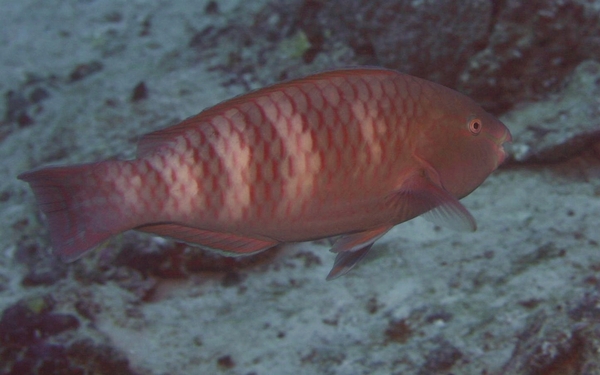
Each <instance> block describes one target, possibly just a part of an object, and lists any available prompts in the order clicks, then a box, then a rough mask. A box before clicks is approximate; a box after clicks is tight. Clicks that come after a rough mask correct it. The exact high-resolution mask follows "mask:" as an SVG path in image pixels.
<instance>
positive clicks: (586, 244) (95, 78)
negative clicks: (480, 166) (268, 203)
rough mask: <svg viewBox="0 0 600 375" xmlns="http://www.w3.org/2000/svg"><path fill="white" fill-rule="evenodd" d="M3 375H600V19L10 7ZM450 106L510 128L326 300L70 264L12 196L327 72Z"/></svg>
mask: <svg viewBox="0 0 600 375" xmlns="http://www.w3.org/2000/svg"><path fill="white" fill-rule="evenodd" d="M0 24H1V25H2V27H1V28H0V94H1V95H2V100H0V160H1V162H0V168H1V170H0V176H2V178H1V179H0V223H1V225H0V311H1V317H0V374H12V375H18V374H53V375H59V374H60V375H62V374H65V375H67V374H68V375H71V374H73V375H79V374H139V375H167V374H169V375H183V374H236V375H237V374H239V375H251V374H254V375H265V374H282V375H283V374H332V375H333V374H336V375H337V374H339V375H355V374H356V375H359V374H419V375H424V374H478V375H490V374H532V375H533V374H550V375H553V374H587V375H591V374H600V355H599V354H598V353H600V245H599V243H600V1H592V0H546V1H542V0H539V1H537V0H534V1H515V0H500V1H491V0H466V1H460V2H454V1H445V0H429V1H427V0H422V1H417V0H413V1H408V0H396V1H392V0H388V1H385V0H369V1H360V0H329V1H326V0H323V1H319V0H281V1H267V0H257V1H241V0H222V1H204V0H197V1H192V0H182V1H166V0H164V1H163V0H156V1H147V0H128V1H124V0H62V1H55V2H48V1H42V0H37V1H35V0H21V1H17V2H15V1H8V0H0ZM357 65H369V66H381V67H387V68H392V69H396V70H399V71H402V72H405V73H409V74H412V75H416V76H419V77H421V78H425V79H429V80H432V81H435V82H438V83H441V84H443V85H446V86H448V87H452V88H455V89H457V90H459V91H461V92H463V93H465V94H467V95H469V96H470V97H472V98H473V99H474V100H475V101H477V102H478V103H480V104H481V105H482V106H483V107H484V108H485V109H486V110H488V111H490V112H492V113H494V114H495V115H497V116H498V117H499V118H500V119H501V120H502V121H503V122H504V123H505V124H506V125H507V126H508V128H509V129H510V130H511V132H512V135H513V143H512V145H511V146H510V150H509V153H510V157H509V160H508V161H507V162H506V163H505V164H504V165H503V166H502V167H501V168H500V169H499V170H498V171H496V172H494V173H493V174H492V175H491V176H490V177H489V178H488V179H487V180H486V181H485V182H484V184H483V185H482V186H480V187H479V188H478V189H477V190H475V191H474V192H473V193H472V194H471V195H469V196H468V197H467V198H465V199H464V200H462V202H463V203H464V205H465V206H466V207H467V208H468V209H469V210H470V211H471V212H472V213H473V215H474V217H475V218H476V219H477V222H478V227H479V229H478V230H477V232H475V233H457V232H454V231H451V230H448V229H445V228H440V227H437V226H435V225H433V224H431V223H429V222H427V221H424V220H422V219H420V218H417V219H415V220H412V221H409V222H407V223H403V224H401V225H399V226H397V227H395V228H394V229H392V230H391V231H390V232H389V233H388V234H387V235H386V236H385V237H383V238H382V239H381V240H379V241H378V242H377V243H376V244H375V245H374V247H373V251H372V253H371V254H370V255H369V257H368V258H367V259H366V260H365V261H364V262H363V263H361V264H360V265H359V266H358V267H357V268H356V269H354V270H353V271H352V272H351V273H349V274H348V275H346V276H344V277H342V278H339V279H337V280H334V281H331V282H326V281H325V276H326V275H327V273H328V271H329V268H330V265H331V264H332V262H333V259H334V258H335V255H334V254H331V253H330V252H328V251H327V250H328V248H329V245H328V243H325V242H323V243H320V242H315V243H300V244H292V245H286V246H280V247H278V248H277V249H272V250H269V251H267V252H263V253H261V254H258V255H255V256H251V257H246V258H225V257H221V256H219V255H215V254H213V253H207V252H204V251H202V250H199V249H197V248H192V247H190V246H188V245H184V244H181V243H176V242H173V241H170V240H166V239H163V238H158V237H153V236H149V235H144V234H141V233H137V232H127V233H125V234H123V235H120V236H118V237H116V238H114V239H112V240H111V241H109V242H108V243H106V244H105V245H103V246H102V247H101V248H100V249H97V250H95V251H93V252H91V253H89V254H87V255H86V256H84V257H83V258H81V259H79V260H78V261H76V262H73V263H68V264H66V263H63V262H61V261H60V260H58V259H57V258H56V257H55V256H54V255H53V254H52V251H51V248H50V245H49V236H48V232H47V230H46V228H45V226H44V218H43V217H42V216H41V215H40V213H39V210H38V209H37V207H36V204H35V200H34V197H33V194H32V193H31V191H30V189H29V187H28V186H27V184H26V183H24V182H22V181H19V180H17V179H16V176H17V175H18V174H19V173H21V172H23V171H26V170H29V169H31V168H35V167H38V166H43V165H49V164H60V165H63V164H73V163H82V162H91V161H97V160H102V159H106V158H110V157H117V158H131V157H133V156H134V153H135V144H136V141H137V140H138V139H139V137H140V136H141V135H143V134H145V133H148V132H151V131H153V130H156V129H160V128H163V127H166V126H169V125H172V124H175V123H177V122H179V121H181V120H183V119H185V118H186V117H189V116H191V115H194V114H196V113H198V112H199V111H201V110H202V109H204V108H206V107H208V106H211V105H213V104H216V103H218V102H220V101H222V100H225V99H228V98H231V97H232V96H235V95H238V94H242V93H245V92H247V91H249V90H252V89H256V88H259V87H263V86H265V85H267V84H270V83H274V82H278V81H281V80H285V79H290V78H296V77H301V76H304V75H307V74H311V73H315V72H320V71H323V70H327V69H332V68H340V67H348V66H357Z"/></svg>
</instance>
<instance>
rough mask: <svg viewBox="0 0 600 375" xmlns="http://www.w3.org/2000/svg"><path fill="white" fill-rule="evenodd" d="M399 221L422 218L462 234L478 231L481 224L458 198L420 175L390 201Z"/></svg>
mask: <svg viewBox="0 0 600 375" xmlns="http://www.w3.org/2000/svg"><path fill="white" fill-rule="evenodd" d="M388 199H390V203H389V204H391V205H393V206H394V208H395V209H396V212H397V214H396V215H397V217H398V218H399V222H403V221H406V220H410V219H412V218H414V217H416V216H419V215H422V214H423V217H424V218H425V219H427V220H429V221H432V222H433V223H435V224H438V225H441V226H444V227H448V228H451V229H455V230H459V231H470V232H472V231H474V230H475V229H477V224H476V223H475V219H474V218H473V216H472V215H471V213H470V212H469V211H468V210H467V209H466V208H465V206H463V205H462V204H461V203H460V202H459V201H458V199H456V198H455V197H454V196H453V195H452V194H450V193H449V192H448V191H446V190H445V189H444V188H443V187H441V186H439V185H437V184H435V183H434V182H433V181H431V180H430V179H429V178H428V177H426V176H424V175H416V176H414V177H412V178H410V179H409V180H407V181H406V183H405V184H403V186H402V187H401V188H400V189H399V190H398V191H397V192H394V193H393V194H391V195H390V197H389V198H388Z"/></svg>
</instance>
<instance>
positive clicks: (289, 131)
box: [19, 69, 511, 278]
mask: <svg viewBox="0 0 600 375" xmlns="http://www.w3.org/2000/svg"><path fill="white" fill-rule="evenodd" d="M510 139H511V136H510V132H509V131H508V129H507V128H506V127H505V126H504V125H503V124H502V123H501V122H500V121H498V120H497V119H495V118H494V117H493V116H491V115H490V114H488V113H486V112H485V111H484V110H483V109H481V108H480V107H479V106H478V105H477V104H476V103H475V102H474V101H472V100H471V99H469V98H468V97H466V96H464V95H462V94H460V93H458V92H456V91H453V90H451V89H448V88H446V87H443V86H440V85H438V84H435V83H432V82H429V81H425V80H422V79H419V78H416V77H412V76H409V75H406V74H401V73H398V72H395V71H391V70H385V69H345V70H337V71H331V72H325V73H320V74H316V75H313V76H308V77H306V78H302V79H298V80H293V81H288V82H284V83H280V84H276V85H273V86H270V87H266V88H263V89H260V90H257V91H254V92H251V93H249V94H246V95H242V96H239V97H236V98H233V99H231V100H228V101H225V102H222V103H220V104H218V105H216V106H214V107H211V108H208V109H206V110H204V111H203V112H201V113H199V114H198V115H196V116H193V117H190V118H188V119H186V120H184V121H183V122H181V123H179V124H177V125H175V126H172V127H169V128H166V129H163V130H159V131H156V132H154V133H150V134H148V135H145V136H144V137H143V138H142V139H141V140H140V142H139V144H138V155H137V158H136V159H134V160H122V161H119V160H108V161H102V162H98V163H92V164H82V165H75V166H64V167H46V168H42V169H37V170H33V171H30V172H26V173H23V174H21V175H20V176H19V178H20V179H22V180H25V181H27V182H28V183H29V184H30V186H31V188H32V189H33V191H34V193H35V195H36V198H37V200H38V203H39V205H40V208H41V210H42V211H43V212H44V213H45V214H46V216H47V220H48V225H49V229H50V236H51V241H52V244H53V247H54V249H55V251H56V252H57V253H58V254H59V255H61V256H62V257H63V258H66V259H75V258H77V257H79V256H80V255H82V254H83V253H84V252H86V251H87V250H89V249H91V248H93V247H94V246H96V245H97V244H99V243H100V242H102V241H104V240H106V239H107V238H109V237H111V236H113V235H115V234H117V233H120V232H123V231H126V230H130V229H137V230H141V231H145V232H150V233H154V234H158V235H161V236H166V237H170V238H173V239H176V240H180V241H185V242H188V243H191V244H196V245H200V246H202V247H205V248H210V249H213V250H217V251H220V252H223V253H226V254H229V255H241V254H251V253H255V252H258V251H262V250H265V249H268V248H270V247H273V246H275V245H277V244H279V243H284V242H298V241H309V240H315V239H320V238H325V237H331V236H341V237H340V238H339V239H338V240H337V241H336V242H335V244H334V245H333V248H332V251H334V252H336V253H338V256H337V258H336V262H335V264H334V268H333V269H332V271H331V273H330V275H329V277H328V278H334V277H337V276H339V275H341V274H344V273H346V272H347V271H348V270H349V269H350V268H351V267H352V266H353V265H354V264H356V262H358V261H359V260H360V259H361V258H362V257H363V256H364V255H365V254H366V253H367V252H368V250H369V249H370V247H371V245H372V244H373V242H375V240H377V239H378V238H380V237H381V236H382V235H383V234H385V233H386V232H387V231H388V230H389V229H390V228H392V227H393V226H394V225H396V224H399V223H401V222H404V221H407V220H410V219H412V218H414V217H416V216H419V215H421V214H424V213H427V215H428V216H430V218H432V219H434V220H437V222H440V223H442V224H446V225H448V226H450V227H455V228H458V229H466V230H474V229H475V221H474V219H473V218H472V216H471V215H470V214H469V212H468V211H467V210H466V208H464V206H462V205H461V204H460V203H459V201H458V199H460V198H462V197H464V196H466V195H468V194H469V193H470V192H471V191H473V190H474V189H475V188H476V187H477V186H479V185H480V184H481V183H482V182H483V181H484V179H485V178H486V177H487V176H488V175H489V174H490V173H491V172H492V171H493V170H495V169H496V168H497V166H498V165H499V164H500V163H501V162H502V161H503V160H504V157H505V154H504V150H503V148H502V144H503V143H504V142H505V141H510Z"/></svg>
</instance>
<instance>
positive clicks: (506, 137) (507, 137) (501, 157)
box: [496, 128, 512, 165]
mask: <svg viewBox="0 0 600 375" xmlns="http://www.w3.org/2000/svg"><path fill="white" fill-rule="evenodd" d="M507 142H508V143H510V142H512V135H511V134H510V131H509V130H508V128H507V129H506V130H505V131H504V134H503V135H502V137H500V139H498V141H497V143H496V144H497V146H498V149H497V151H496V156H497V159H498V165H500V164H502V163H504V161H505V160H506V156H507V155H506V150H504V144H505V143H507Z"/></svg>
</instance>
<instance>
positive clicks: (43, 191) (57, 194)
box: [18, 164, 124, 261]
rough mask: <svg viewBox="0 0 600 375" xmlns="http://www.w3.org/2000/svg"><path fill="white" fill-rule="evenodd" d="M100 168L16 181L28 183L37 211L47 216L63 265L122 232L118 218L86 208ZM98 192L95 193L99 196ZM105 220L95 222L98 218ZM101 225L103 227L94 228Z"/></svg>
mask: <svg viewBox="0 0 600 375" xmlns="http://www.w3.org/2000/svg"><path fill="white" fill-rule="evenodd" d="M99 165H100V164H81V165H74V166H67V167H48V168H42V169H37V170H32V171H29V172H25V173H22V174H20V175H19V176H18V178H19V179H21V180H23V181H26V182H27V183H29V186H30V187H31V189H32V190H33V192H34V194H35V196H36V199H37V201H38V204H39V207H40V209H41V210H42V212H43V213H44V214H45V215H46V218H47V222H48V228H49V231H50V240H51V242H52V246H53V248H54V251H55V253H56V254H58V255H59V256H60V257H61V258H63V259H64V260H66V261H71V260H75V259H77V258H79V257H80V256H81V255H83V254H84V253H85V252H86V251H88V250H90V249H92V248H93V247H95V246H96V245H98V244H100V243H101V242H103V241H104V240H106V239H108V238H109V237H111V236H113V235H115V234H117V233H119V232H121V231H123V230H124V229H121V228H119V227H118V223H111V219H112V220H113V221H115V222H118V220H117V219H118V218H111V217H110V216H111V215H107V213H106V212H93V211H96V210H101V208H102V206H100V205H97V204H96V205H94V204H85V203H86V202H84V200H85V198H89V197H86V191H89V190H90V187H91V188H94V184H95V183H97V182H98V179H97V178H95V176H94V170H95V169H96V168H95V167H96V166H99ZM99 190H101V189H98V190H96V192H98V191H99ZM103 216H104V217H106V216H109V217H107V219H106V220H102V221H98V219H99V218H101V217H103ZM99 222H102V224H103V225H100V226H99V225H97V224H98V223H99Z"/></svg>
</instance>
